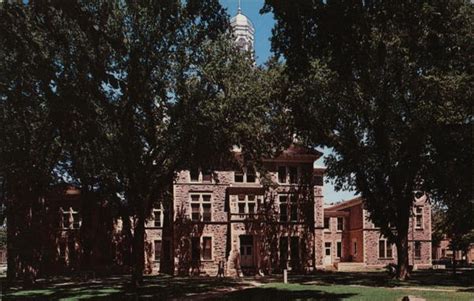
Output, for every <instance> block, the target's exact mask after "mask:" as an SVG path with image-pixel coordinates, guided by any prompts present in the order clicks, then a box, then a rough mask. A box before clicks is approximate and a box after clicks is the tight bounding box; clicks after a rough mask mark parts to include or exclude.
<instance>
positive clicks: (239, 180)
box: [234, 170, 244, 183]
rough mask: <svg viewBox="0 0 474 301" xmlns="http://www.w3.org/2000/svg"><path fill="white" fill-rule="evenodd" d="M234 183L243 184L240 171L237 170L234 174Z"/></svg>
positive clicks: (242, 176)
mask: <svg viewBox="0 0 474 301" xmlns="http://www.w3.org/2000/svg"><path fill="white" fill-rule="evenodd" d="M234 182H236V183H243V182H244V172H243V171H242V170H238V171H235V172H234Z"/></svg>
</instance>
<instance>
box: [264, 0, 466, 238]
mask: <svg viewBox="0 0 474 301" xmlns="http://www.w3.org/2000/svg"><path fill="white" fill-rule="evenodd" d="M263 10H264V11H265V12H269V11H272V12H273V13H274V15H275V19H276V20H277V24H276V26H275V28H274V35H273V38H272V47H273V49H274V50H275V51H276V53H277V54H280V55H284V57H285V59H286V61H287V65H288V68H287V74H288V76H289V79H290V83H291V86H292V94H291V96H290V97H289V98H288V99H289V100H290V103H291V105H292V109H291V110H292V112H293V114H294V115H295V117H294V119H295V124H296V126H297V128H298V129H299V134H300V135H301V136H302V137H303V139H305V140H307V141H308V142H309V143H311V144H313V145H320V144H322V145H326V146H328V147H332V148H333V150H334V152H335V155H334V156H331V157H330V158H329V159H328V160H327V162H326V163H327V165H328V174H329V176H331V177H333V178H335V179H336V187H337V188H343V187H344V188H352V189H354V190H356V191H357V192H359V193H361V194H362V196H363V197H364V199H365V201H366V206H367V208H368V210H369V211H370V213H371V219H372V220H373V221H374V222H375V223H376V224H377V225H379V226H381V227H382V233H383V234H385V235H386V236H387V237H389V238H390V237H391V231H390V228H389V226H388V225H389V224H391V225H396V227H397V230H398V234H397V236H398V238H403V236H406V235H407V229H408V217H409V215H410V208H411V205H412V202H413V191H415V190H422V191H433V192H435V191H438V190H441V191H445V192H446V191H448V190H449V191H451V192H453V190H454V189H452V188H450V186H451V185H447V184H446V183H445V182H444V181H443V180H440V175H441V174H443V171H441V170H437V169H436V168H431V167H433V166H436V165H438V166H445V165H446V164H445V163H446V162H447V161H451V160H460V161H462V162H463V163H464V164H466V165H469V166H471V165H472V162H470V161H469V162H468V161H466V160H465V159H464V157H465V156H464V154H465V153H466V150H465V148H464V147H459V148H455V150H454V151H452V152H449V153H450V155H449V156H450V157H448V156H447V157H444V158H441V157H440V156H438V155H437V153H438V151H441V152H443V153H445V150H443V149H444V147H445V146H446V147H447V144H445V146H441V145H442V144H443V143H438V142H440V139H441V140H444V141H448V140H449V141H452V140H451V139H449V138H448V137H450V138H452V137H454V136H453V135H455V136H456V137H457V138H456V139H455V140H456V144H453V145H459V144H457V143H460V144H463V145H472V137H469V135H466V134H465V132H464V130H461V127H462V126H461V127H459V128H458V129H457V130H454V131H451V130H448V128H447V127H448V125H451V124H458V125H460V124H463V125H465V126H467V125H468V124H469V123H470V122H471V119H472V118H471V117H470V113H469V112H470V111H471V105H470V104H469V101H468V99H470V98H472V91H471V88H470V86H472V85H469V83H470V82H471V81H472V74H471V72H470V71H469V66H470V65H471V63H470V61H471V60H472V43H469V42H467V41H468V40H472V30H471V27H472V26H471V25H470V24H472V15H473V7H472V4H471V3H469V2H467V1H449V2H443V3H442V2H436V3H433V2H428V1H418V2H416V3H415V2H403V3H398V2H393V1H390V2H373V1H368V2H367V1H359V2H350V1H342V2H340V1H306V2H304V3H297V4H291V5H290V4H287V3H283V2H281V1H272V0H267V1H266V2H265V6H264V8H263ZM458 134H460V136H457V135H458ZM440 137H444V138H440ZM435 141H438V142H435ZM463 149H464V150H463ZM467 152H468V153H471V152H472V148H470V150H469V151H467ZM445 154H447V152H446V153H445ZM454 169H455V170H457V171H461V170H464V169H462V168H460V166H457V167H456V168H454ZM428 170H430V171H429V172H428ZM462 174H463V176H459V174H458V175H455V174H450V176H449V177H450V178H451V179H453V178H456V179H457V180H456V181H454V182H455V184H454V185H453V186H456V187H457V188H458V189H463V188H461V187H463V186H465V184H462V183H463V182H464V180H465V179H466V176H465V173H464V172H462ZM467 178H468V179H469V180H468V181H467V182H471V180H470V179H472V175H469V176H467ZM436 179H438V180H436ZM452 182H453V181H452ZM428 183H430V184H428ZM443 196H444V197H447V194H443ZM468 200H469V197H463V198H462V201H461V200H459V203H457V204H458V205H456V206H459V204H461V203H463V204H464V206H465V205H466V204H468ZM446 204H448V203H446Z"/></svg>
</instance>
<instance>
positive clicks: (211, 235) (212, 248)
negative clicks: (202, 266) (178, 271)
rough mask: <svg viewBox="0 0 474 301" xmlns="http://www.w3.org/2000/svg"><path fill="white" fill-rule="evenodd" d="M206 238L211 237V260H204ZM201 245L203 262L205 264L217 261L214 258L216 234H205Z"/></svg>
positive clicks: (201, 239)
mask: <svg viewBox="0 0 474 301" xmlns="http://www.w3.org/2000/svg"><path fill="white" fill-rule="evenodd" d="M205 237H209V238H210V239H211V259H204V238H205ZM199 243H200V244H201V252H200V253H201V254H200V256H201V261H204V262H211V261H214V260H215V256H214V234H203V235H202V236H201V238H200V242H199Z"/></svg>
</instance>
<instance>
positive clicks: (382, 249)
mask: <svg viewBox="0 0 474 301" xmlns="http://www.w3.org/2000/svg"><path fill="white" fill-rule="evenodd" d="M379 257H380V258H385V240H379Z"/></svg>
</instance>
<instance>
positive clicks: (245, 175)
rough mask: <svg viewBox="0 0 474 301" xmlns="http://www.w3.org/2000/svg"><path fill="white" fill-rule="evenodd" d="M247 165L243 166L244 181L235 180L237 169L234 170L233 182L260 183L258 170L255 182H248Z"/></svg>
mask: <svg viewBox="0 0 474 301" xmlns="http://www.w3.org/2000/svg"><path fill="white" fill-rule="evenodd" d="M247 170H248V169H247V167H243V168H242V182H237V181H235V174H236V171H234V172H233V178H232V179H233V183H235V184H260V173H259V172H257V171H256V170H254V171H255V181H254V182H248V181H247Z"/></svg>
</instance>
